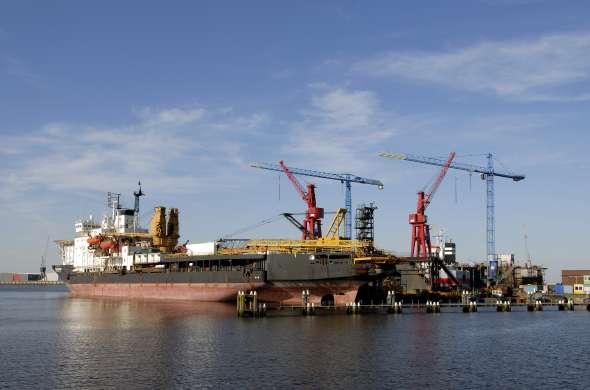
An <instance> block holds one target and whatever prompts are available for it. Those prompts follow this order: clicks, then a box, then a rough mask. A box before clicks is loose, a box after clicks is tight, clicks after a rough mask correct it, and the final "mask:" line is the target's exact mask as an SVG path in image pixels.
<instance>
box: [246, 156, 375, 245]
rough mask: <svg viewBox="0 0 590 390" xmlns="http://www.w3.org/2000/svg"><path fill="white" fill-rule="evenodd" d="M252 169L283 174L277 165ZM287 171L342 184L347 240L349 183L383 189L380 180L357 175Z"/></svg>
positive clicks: (298, 170)
mask: <svg viewBox="0 0 590 390" xmlns="http://www.w3.org/2000/svg"><path fill="white" fill-rule="evenodd" d="M250 166H251V167H252V168H260V169H267V170H269V171H278V172H283V168H282V167H281V166H280V165H279V164H273V163H252V164H250ZM289 171H290V172H291V173H293V174H295V175H302V176H310V177H318V178H321V179H329V180H337V181H340V182H341V183H344V185H345V187H346V191H345V192H344V197H345V198H344V204H345V207H346V216H345V229H346V231H345V232H344V235H345V236H346V237H348V238H351V237H352V190H351V183H360V184H370V185H374V186H377V187H378V188H379V189H383V183H382V182H381V181H380V180H375V179H368V178H366V177H361V176H357V175H353V174H350V173H331V172H322V171H314V170H311V169H302V168H293V167H289Z"/></svg>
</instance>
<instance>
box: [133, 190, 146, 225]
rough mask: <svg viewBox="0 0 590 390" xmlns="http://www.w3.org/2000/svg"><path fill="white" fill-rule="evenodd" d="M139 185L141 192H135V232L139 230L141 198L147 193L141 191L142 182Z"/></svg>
mask: <svg viewBox="0 0 590 390" xmlns="http://www.w3.org/2000/svg"><path fill="white" fill-rule="evenodd" d="M137 185H138V186H139V190H137V191H135V192H133V196H134V197H135V207H134V210H135V215H134V218H133V230H134V231H136V230H137V228H138V227H139V198H140V197H141V196H144V195H145V193H144V192H143V191H142V190H141V181H138V182H137Z"/></svg>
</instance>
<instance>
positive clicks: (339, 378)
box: [0, 292, 590, 389]
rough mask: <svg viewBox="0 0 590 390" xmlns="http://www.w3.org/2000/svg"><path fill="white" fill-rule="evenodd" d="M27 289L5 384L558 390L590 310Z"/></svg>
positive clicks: (10, 299) (582, 343)
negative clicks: (238, 311)
mask: <svg viewBox="0 0 590 390" xmlns="http://www.w3.org/2000/svg"><path fill="white" fill-rule="evenodd" d="M15 294H16V295H15ZM19 294H20V293H11V294H7V295H2V294H0V342H1V346H2V348H0V359H1V361H2V368H3V369H2V370H0V387H2V386H4V387H6V388H27V387H33V388H112V389H137V388H197V387H215V388H217V387H228V388H252V387H263V388H289V387H293V386H296V385H300V386H303V387H310V388H351V387H363V388H393V387H398V388H429V387H436V388H438V387H443V386H445V387H451V388H473V387H478V386H480V385H482V384H488V385H490V386H492V385H493V386H495V387H499V388H503V387H508V388H514V387H517V388H529V387H532V386H534V385H535V384H537V383H538V381H539V375H542V378H543V383H544V384H545V385H547V386H549V387H553V388H562V387H576V384H578V382H579V379H580V378H583V377H584V375H586V366H587V363H586V362H587V360H586V351H587V347H588V346H590V335H589V334H588V332H587V326H588V321H590V313H587V312H585V311H584V312H580V311H576V312H568V313H562V312H557V311H553V312H551V311H549V310H548V311H545V312H542V313H528V312H513V313H496V312H489V313H486V312H481V313H473V314H464V313H443V314H440V315H432V314H425V313H404V314H403V315H399V316H398V315H395V316H392V315H390V316H388V315H362V316H345V315H335V316H315V317H302V316H293V317H272V318H271V317H268V318H262V319H238V318H237V317H236V315H235V312H234V307H233V305H226V304H203V303H193V302H181V301H179V302H161V301H138V300H124V299H120V300H118V299H79V298H68V297H67V296H64V295H51V296H45V295H44V294H33V293H30V292H27V293H23V294H25V295H19ZM26 294H31V295H26ZM15 302H16V303H15ZM566 357H567V359H566ZM531 370H533V371H531ZM530 372H535V373H537V374H536V375H530V374H529V373H530Z"/></svg>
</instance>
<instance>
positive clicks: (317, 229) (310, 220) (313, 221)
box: [279, 160, 324, 240]
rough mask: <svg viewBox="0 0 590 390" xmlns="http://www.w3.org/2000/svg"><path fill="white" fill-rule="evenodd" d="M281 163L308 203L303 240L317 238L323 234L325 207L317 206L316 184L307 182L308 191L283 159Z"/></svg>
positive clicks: (302, 231) (296, 188) (302, 197)
mask: <svg viewBox="0 0 590 390" xmlns="http://www.w3.org/2000/svg"><path fill="white" fill-rule="evenodd" d="M279 165H280V166H281V168H282V169H283V172H285V175H287V177H288V178H289V180H290V181H291V183H292V184H293V187H295V190H296V191H297V192H298V193H299V196H300V197H301V199H302V200H303V201H304V202H305V203H306V205H307V210H306V212H305V218H304V219H303V229H302V230H301V239H302V240H315V239H318V238H320V237H321V236H322V218H324V209H323V208H321V207H317V205H316V197H315V185H313V184H311V183H310V184H307V191H306V190H305V189H304V188H303V186H302V185H301V183H299V180H297V178H296V177H295V175H293V173H291V171H290V170H289V168H288V167H287V165H285V162H284V161H283V160H281V161H279Z"/></svg>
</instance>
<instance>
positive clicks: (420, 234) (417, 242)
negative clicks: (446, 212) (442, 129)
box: [409, 152, 455, 258]
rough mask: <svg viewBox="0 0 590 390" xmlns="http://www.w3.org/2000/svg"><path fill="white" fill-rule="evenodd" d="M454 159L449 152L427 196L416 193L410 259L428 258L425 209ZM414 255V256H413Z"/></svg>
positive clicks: (452, 153) (428, 234)
mask: <svg viewBox="0 0 590 390" xmlns="http://www.w3.org/2000/svg"><path fill="white" fill-rule="evenodd" d="M454 158H455V152H451V153H450V154H449V158H448V160H447V162H446V163H445V164H444V165H443V167H442V169H441V170H440V173H439V174H438V177H437V178H436V180H435V181H434V183H432V186H431V187H430V191H428V194H425V193H424V191H420V192H418V204H417V206H416V213H413V214H410V217H409V220H410V224H411V225H412V242H411V244H410V245H411V249H410V256H412V257H428V258H430V255H431V253H430V251H431V248H430V226H429V225H428V224H427V223H426V222H427V221H428V219H427V218H426V214H425V212H426V208H427V207H428V205H429V204H430V202H431V201H432V197H433V196H434V194H435V193H436V190H438V187H439V186H440V184H441V183H442V181H443V179H444V178H445V175H446V174H447V171H448V170H449V166H450V165H451V162H453V159H454ZM414 255H415V256H414Z"/></svg>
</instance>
